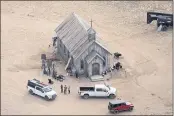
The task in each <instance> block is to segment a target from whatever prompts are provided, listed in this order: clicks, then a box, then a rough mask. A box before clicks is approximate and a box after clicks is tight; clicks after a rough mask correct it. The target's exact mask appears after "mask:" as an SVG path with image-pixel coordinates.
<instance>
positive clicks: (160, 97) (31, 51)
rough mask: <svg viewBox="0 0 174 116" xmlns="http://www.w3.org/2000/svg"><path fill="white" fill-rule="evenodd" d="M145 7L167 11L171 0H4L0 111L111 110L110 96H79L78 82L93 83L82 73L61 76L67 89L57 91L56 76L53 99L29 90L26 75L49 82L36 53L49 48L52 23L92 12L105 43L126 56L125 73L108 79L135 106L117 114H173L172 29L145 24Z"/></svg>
mask: <svg viewBox="0 0 174 116" xmlns="http://www.w3.org/2000/svg"><path fill="white" fill-rule="evenodd" d="M147 11H159V12H165V13H171V12H172V1H148V2H145V1H142V2H140V1H137V2H135V1H127V2H121V1H112V2H109V1H108V2H106V1H103V2H100V1H86V2H84V1H76V2H71V1H67V2H66V1H62V2H59V1H43V2H39V1H33V2H29V1H20V2H16V1H8V2H7V1H2V2H1V114H3V115H4V114H8V115H10V114H16V115H17V114H89V115H90V114H98V115H105V114H109V113H108V109H107V105H108V101H109V99H88V100H83V99H80V98H79V97H78V95H77V89H78V87H79V86H84V84H85V85H89V84H90V85H93V84H94V83H92V82H90V81H89V80H87V79H85V78H81V79H80V80H76V79H75V78H73V77H68V78H67V80H66V81H65V82H63V84H67V85H71V89H72V94H70V95H62V94H60V82H55V84H54V85H53V88H54V89H55V90H56V91H57V93H58V97H57V99H56V100H55V101H52V102H47V101H45V100H43V99H40V98H39V97H35V96H32V95H29V94H28V92H27V89H26V84H27V80H28V79H33V78H37V79H40V80H41V81H43V82H45V83H47V79H48V77H46V76H43V75H42V74H41V73H40V63H41V62H40V54H41V53H44V52H47V51H48V45H49V44H50V43H51V41H52V39H51V38H52V36H53V34H54V29H55V28H56V27H57V26H58V25H59V24H60V23H61V22H62V21H63V20H64V19H65V18H66V17H67V16H68V15H69V14H70V13H71V12H75V13H76V14H78V15H79V16H80V17H82V18H83V19H84V20H86V21H90V19H91V18H92V19H93V20H94V23H93V27H94V29H95V30H96V31H97V32H98V34H99V35H100V37H101V38H102V39H103V41H104V42H105V43H106V45H107V46H108V49H109V50H110V51H111V52H112V53H113V52H117V51H118V52H121V53H122V54H123V56H124V58H123V59H121V62H122V63H123V67H124V68H125V70H126V71H127V76H126V77H125V76H123V74H121V73H123V72H120V74H118V73H116V74H114V75H113V78H112V79H111V80H110V81H109V83H110V84H111V85H112V86H114V87H116V88H117V89H118V97H120V98H122V99H124V100H128V101H130V102H132V103H133V104H134V105H135V109H134V111H132V112H124V113H120V114H121V115H132V114H136V115H140V114H172V29H169V30H168V31H167V32H157V31H156V23H152V24H150V25H147V24H146V12H147ZM63 68H64V66H63V64H62V69H63ZM61 73H62V74H65V72H64V71H62V72H61ZM98 83H102V82H98Z"/></svg>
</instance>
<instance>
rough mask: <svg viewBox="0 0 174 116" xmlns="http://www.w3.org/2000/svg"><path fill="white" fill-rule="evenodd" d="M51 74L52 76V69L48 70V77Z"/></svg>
mask: <svg viewBox="0 0 174 116" xmlns="http://www.w3.org/2000/svg"><path fill="white" fill-rule="evenodd" d="M50 74H51V70H50V68H48V75H49V76H50Z"/></svg>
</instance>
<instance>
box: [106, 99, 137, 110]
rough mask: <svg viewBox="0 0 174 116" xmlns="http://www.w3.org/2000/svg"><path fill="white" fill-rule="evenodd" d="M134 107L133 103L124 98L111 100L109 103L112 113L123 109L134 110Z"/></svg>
mask: <svg viewBox="0 0 174 116" xmlns="http://www.w3.org/2000/svg"><path fill="white" fill-rule="evenodd" d="M133 108H134V106H133V104H132V103H130V102H126V101H123V100H114V101H110V102H109V105H108V110H109V111H110V112H111V113H118V112H121V111H132V110H133Z"/></svg>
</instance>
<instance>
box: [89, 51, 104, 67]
mask: <svg viewBox="0 0 174 116" xmlns="http://www.w3.org/2000/svg"><path fill="white" fill-rule="evenodd" d="M97 56H98V57H99V58H100V59H102V60H103V61H104V58H103V57H102V56H100V54H98V53H97V52H96V51H92V52H91V53H90V54H89V55H88V56H87V57H86V61H87V63H88V64H89V63H90V62H91V61H92V60H93V59H94V58H95V57H97Z"/></svg>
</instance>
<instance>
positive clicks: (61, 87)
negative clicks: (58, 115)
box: [60, 85, 63, 93]
mask: <svg viewBox="0 0 174 116" xmlns="http://www.w3.org/2000/svg"><path fill="white" fill-rule="evenodd" d="M60 89H61V93H63V85H61V86H60Z"/></svg>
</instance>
